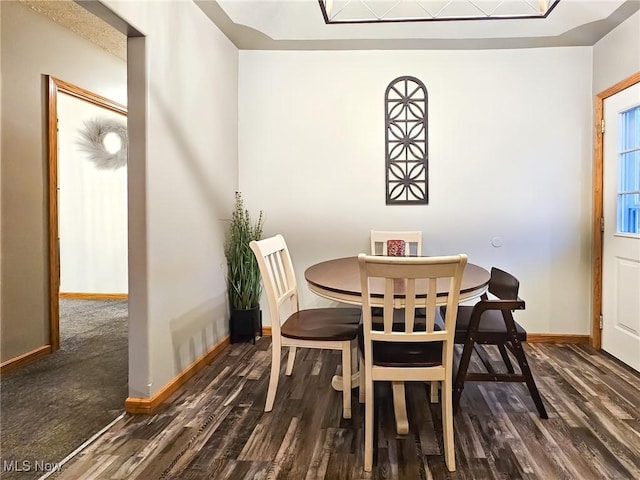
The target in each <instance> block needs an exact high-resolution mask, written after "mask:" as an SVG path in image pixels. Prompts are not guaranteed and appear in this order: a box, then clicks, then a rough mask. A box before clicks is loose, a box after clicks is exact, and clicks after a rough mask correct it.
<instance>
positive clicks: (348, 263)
mask: <svg viewBox="0 0 640 480" xmlns="http://www.w3.org/2000/svg"><path fill="white" fill-rule="evenodd" d="M489 277H490V273H489V272H488V271H487V270H485V269H484V268H482V267H480V266H478V265H475V264H473V263H467V264H466V265H465V269H464V273H463V276H462V284H461V286H460V298H459V301H460V302H464V301H467V300H471V299H474V298H476V297H479V296H480V295H482V294H483V293H484V292H486V291H487V287H488V285H489ZM304 278H305V280H306V281H307V286H308V287H309V290H311V291H312V292H313V293H315V294H317V295H319V296H321V297H324V298H327V299H329V300H333V301H336V302H340V303H347V304H350V305H362V288H361V280H360V266H359V264H358V257H344V258H336V259H333V260H327V261H324V262H320V263H316V264H315V265H312V266H310V267H309V268H307V269H306V270H305V272H304ZM448 286H449V282H448V281H447V280H446V279H439V280H438V283H437V285H436V290H437V296H441V297H442V300H441V301H436V304H439V305H444V304H445V303H446V294H447V290H448ZM369 288H370V291H371V305H373V306H383V297H384V279H380V278H372V279H370V283H369ZM416 293H417V294H418V296H419V297H420V296H422V297H426V295H427V284H426V282H424V281H423V282H421V281H416ZM377 299H379V300H378V301H376V300H377ZM402 301H403V299H402V292H397V293H396V306H397V307H398V308H400V307H402ZM352 371H356V368H353V370H352ZM359 378H360V372H355V373H354V374H353V375H352V376H351V385H352V388H355V387H357V386H358V385H359V383H360V380H359ZM392 383H393V385H392V386H393V396H394V411H395V417H396V430H397V432H398V434H406V433H407V432H408V431H409V423H408V419H407V412H406V406H405V405H406V404H405V399H404V384H403V383H402V382H392ZM331 385H332V387H333V388H334V389H335V390H342V377H341V376H339V375H336V376H334V377H333V379H332V380H331ZM400 397H402V398H400ZM431 398H432V401H433V400H434V398H435V397H434V394H433V393H432V397H431Z"/></svg>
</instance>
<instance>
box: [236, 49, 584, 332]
mask: <svg viewBox="0 0 640 480" xmlns="http://www.w3.org/2000/svg"><path fill="white" fill-rule="evenodd" d="M591 59H592V53H591V48H590V47H570V48H544V49H522V50H485V51H482V50H478V51H343V52H338V51H314V52H310V51H304V52H285V51H270V52H268V51H241V52H240V87H239V98H240V102H239V116H240V129H239V144H240V152H239V153H240V161H239V164H240V189H241V190H242V191H243V192H244V194H245V200H246V203H247V206H248V207H249V209H250V210H251V211H257V210H258V209H263V210H264V212H265V219H266V220H265V225H264V233H265V236H270V235H273V234H276V233H281V234H283V235H284V237H285V238H286V240H287V243H288V246H289V248H290V250H291V254H292V258H293V262H294V267H295V269H296V275H297V279H298V282H299V289H300V293H301V304H302V306H303V307H311V306H315V305H323V304H326V301H325V300H323V299H320V298H319V297H317V296H316V295H314V294H313V293H311V292H310V291H309V290H308V289H307V287H306V285H305V280H304V270H305V269H306V268H307V267H309V266H310V265H312V264H314V263H316V262H319V261H322V260H327V259H329V258H336V257H342V256H350V255H357V254H358V253H360V252H367V251H368V248H369V243H368V242H369V231H370V230H371V229H380V230H414V229H417V230H422V232H423V238H424V241H423V242H424V245H423V252H424V253H425V254H426V255H438V254H456V253H467V254H468V255H469V261H470V262H472V263H476V264H479V265H481V266H483V267H486V268H490V267H491V266H497V267H500V268H504V269H506V270H508V271H510V272H512V273H513V274H514V275H515V276H516V277H518V278H519V279H520V282H521V284H520V295H521V297H522V298H523V299H524V300H525V301H526V310H525V311H522V312H518V320H519V321H521V322H522V323H523V324H524V325H525V326H526V327H527V329H528V331H529V332H541V333H560V334H584V335H586V334H589V331H590V304H591V300H590V297H591V286H590V272H591V263H590V259H591V252H590V245H591V242H590V235H591V227H590V226H591V154H592V153H591V143H592V138H591V136H592V120H591V118H592V97H591V92H592V86H591V72H592V63H591ZM403 75H413V76H415V77H417V78H419V79H420V80H421V81H422V82H424V84H425V85H426V87H427V90H428V94H429V107H428V111H429V113H428V115H429V188H430V191H429V205H426V206H424V205H423V206H387V205H385V145H384V141H385V127H384V125H385V122H384V92H385V89H386V87H387V85H388V84H389V83H390V82H391V81H392V80H394V79H395V78H397V77H399V76H403ZM494 239H495V240H497V241H496V242H495V243H497V244H498V243H501V244H502V246H500V247H495V246H493V245H492V243H494ZM265 310H266V304H265V305H263V311H265ZM265 313H266V312H265ZM268 322H270V319H268V316H265V323H268Z"/></svg>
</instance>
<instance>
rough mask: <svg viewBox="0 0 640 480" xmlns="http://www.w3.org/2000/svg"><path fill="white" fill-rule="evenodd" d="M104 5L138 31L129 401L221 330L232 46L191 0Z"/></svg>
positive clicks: (231, 180)
mask: <svg viewBox="0 0 640 480" xmlns="http://www.w3.org/2000/svg"><path fill="white" fill-rule="evenodd" d="M103 3H104V4H105V5H106V6H107V7H108V8H110V9H112V10H113V12H114V13H116V14H117V15H118V16H119V17H120V18H122V19H123V20H124V21H126V22H128V23H129V24H130V25H131V26H133V27H134V28H136V29H137V30H138V31H140V32H142V33H143V34H144V38H143V39H142V38H132V39H129V48H128V65H129V72H130V75H131V76H132V77H131V78H130V79H129V97H130V99H131V101H130V102H129V105H128V107H129V109H128V125H129V133H130V136H129V144H130V157H129V170H128V175H129V200H130V205H129V249H130V253H129V332H130V339H129V345H130V348H129V352H130V362H129V396H130V397H135V398H148V397H152V396H153V395H154V394H156V393H158V392H159V391H160V390H161V389H162V388H163V387H165V386H166V385H167V384H168V383H169V382H170V381H171V380H173V379H174V377H175V376H176V375H178V374H180V373H181V372H183V371H184V370H185V369H186V368H187V367H189V366H190V365H191V364H192V363H193V362H194V361H196V360H197V359H198V358H200V357H201V356H202V355H204V354H205V353H207V351H209V350H210V349H211V348H212V347H213V346H214V345H216V344H217V343H219V342H220V341H222V340H223V339H224V338H225V337H226V335H228V305H227V304H228V302H227V289H226V282H225V272H226V262H225V258H224V236H225V232H226V227H227V220H228V219H229V218H230V216H231V211H232V207H233V199H234V191H235V190H237V186H238V169H237V160H238V50H237V48H236V47H235V46H234V45H233V44H232V43H231V41H229V39H228V38H227V37H226V36H224V35H223V34H222V32H220V30H219V29H218V28H217V27H216V26H215V25H214V24H213V23H212V22H211V20H210V19H209V18H208V17H206V15H205V14H204V13H203V12H202V11H201V10H200V9H199V8H198V7H197V6H196V4H195V3H193V2H151V3H148V2H119V1H104V2H103ZM176 39H179V41H176ZM133 355H134V356H133Z"/></svg>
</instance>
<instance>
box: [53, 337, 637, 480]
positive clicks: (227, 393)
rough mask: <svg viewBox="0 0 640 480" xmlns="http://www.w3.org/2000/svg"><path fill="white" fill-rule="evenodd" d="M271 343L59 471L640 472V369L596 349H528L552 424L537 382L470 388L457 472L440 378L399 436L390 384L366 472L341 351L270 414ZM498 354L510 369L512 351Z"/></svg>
mask: <svg viewBox="0 0 640 480" xmlns="http://www.w3.org/2000/svg"><path fill="white" fill-rule="evenodd" d="M269 347H270V339H269V338H263V339H261V340H260V341H259V342H258V343H257V345H255V346H253V345H251V344H235V345H231V346H229V347H228V348H227V349H226V350H225V351H224V352H223V353H222V354H221V355H220V356H219V357H218V358H217V359H215V360H214V361H213V362H212V363H211V364H210V365H209V366H208V367H207V368H206V369H204V370H202V371H201V372H200V373H199V374H198V375H197V376H196V377H194V378H193V379H191V381H190V382H189V383H188V384H187V385H186V388H184V389H183V390H181V391H180V392H178V393H177V394H176V395H174V397H173V398H172V401H171V403H170V404H168V405H166V406H165V407H163V409H162V411H160V412H159V413H157V414H155V415H152V416H126V417H125V418H124V419H123V420H121V421H120V422H119V423H118V424H116V425H115V426H114V427H112V428H111V429H110V430H109V431H107V432H106V433H105V434H104V435H103V436H102V437H101V438H100V439H98V440H97V441H96V442H95V443H94V444H92V445H91V446H89V447H88V448H87V449H86V450H84V451H83V452H82V453H81V454H79V455H78V456H77V457H75V458H74V459H73V460H72V461H71V462H69V463H68V464H66V465H65V466H64V467H63V469H62V472H61V473H59V474H58V475H56V476H55V478H59V479H74V480H77V479H127V480H132V479H143V480H144V479H176V480H177V479H181V480H191V479H193V480H199V479H215V480H223V479H232V480H239V479H251V480H253V479H296V480H297V479H312V478H313V479H363V478H375V479H408V480H414V479H445V478H451V479H545V480H547V479H576V480H590V479H639V478H640V377H639V376H638V375H637V374H636V373H634V372H632V371H630V370H629V369H627V368H626V367H624V366H621V365H620V364H619V363H618V362H616V361H615V360H612V359H611V358H609V357H608V356H607V355H604V354H600V353H597V352H595V351H593V350H592V349H590V348H588V347H581V346H574V345H550V344H532V345H526V352H527V354H528V356H529V359H530V363H531V365H532V369H533V373H534V375H535V377H536V380H537V383H538V387H539V389H540V392H541V394H542V396H543V400H544V402H545V405H546V407H547V411H548V413H549V419H548V420H541V419H540V418H539V417H538V414H537V411H536V409H535V406H534V405H533V402H532V400H531V398H530V396H529V393H528V391H527V389H526V387H525V386H524V384H505V383H501V384H493V383H483V384H478V383H476V384H472V383H468V384H467V385H466V388H465V391H464V395H463V398H462V403H461V407H460V411H459V412H458V414H457V416H456V418H455V429H456V436H455V444H456V464H457V471H456V472H454V473H450V472H448V471H447V469H446V466H445V463H444V458H443V456H442V429H441V421H440V419H441V417H440V405H439V404H430V403H429V396H428V388H429V387H428V385H425V384H421V383H413V384H410V385H408V387H407V397H408V399H409V401H408V413H409V421H410V432H409V434H408V435H405V436H398V435H396V433H395V430H394V419H393V407H392V400H391V389H390V387H389V386H388V385H386V384H380V385H379V388H378V389H377V393H376V395H377V396H376V400H377V416H378V417H377V418H378V436H377V460H376V462H377V463H376V464H375V465H374V469H373V472H371V473H365V472H364V471H363V470H362V465H363V448H364V440H363V413H364V411H363V410H364V409H363V406H362V405H360V404H359V403H358V398H357V391H356V392H355V393H356V395H354V398H353V402H354V404H353V418H352V419H350V420H344V419H342V418H341V394H340V393H339V392H335V391H333V390H332V389H331V388H330V380H331V376H332V375H333V374H334V373H336V370H337V366H338V364H339V360H340V356H339V353H338V352H330V351H318V350H302V351H299V353H298V356H297V360H296V366H295V368H294V372H293V375H292V376H291V377H285V376H284V374H283V375H282V376H281V379H280V384H279V387H278V393H277V395H276V404H275V407H274V410H273V411H272V412H270V413H264V412H263V408H264V403H265V398H266V390H267V384H268V376H269V366H270V349H269ZM489 354H490V357H491V359H492V361H495V363H496V366H497V365H499V364H500V360H499V354H498V351H497V350H489ZM285 364H286V362H283V363H282V366H283V371H284V366H285ZM52 478H53V477H52Z"/></svg>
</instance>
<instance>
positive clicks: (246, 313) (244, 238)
mask: <svg viewBox="0 0 640 480" xmlns="http://www.w3.org/2000/svg"><path fill="white" fill-rule="evenodd" d="M263 221H264V218H263V213H262V211H260V215H259V217H258V220H257V221H256V222H255V223H253V222H252V221H251V216H250V215H249V211H248V210H246V209H245V207H244V200H243V199H242V194H241V193H240V192H236V198H235V206H234V209H233V214H232V215H231V224H230V226H229V231H228V234H227V238H226V242H225V246H224V254H225V257H226V259H227V289H228V292H229V308H230V310H231V318H230V324H229V330H230V335H231V343H234V342H236V341H239V340H241V339H243V338H251V339H252V341H253V342H254V343H255V337H256V334H258V335H261V334H262V332H261V331H262V319H261V312H260V295H261V294H262V282H261V277H260V269H259V267H258V262H257V261H256V257H255V255H254V254H253V251H252V250H251V248H250V247H249V243H250V242H251V241H252V240H260V239H261V238H262V224H263Z"/></svg>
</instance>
